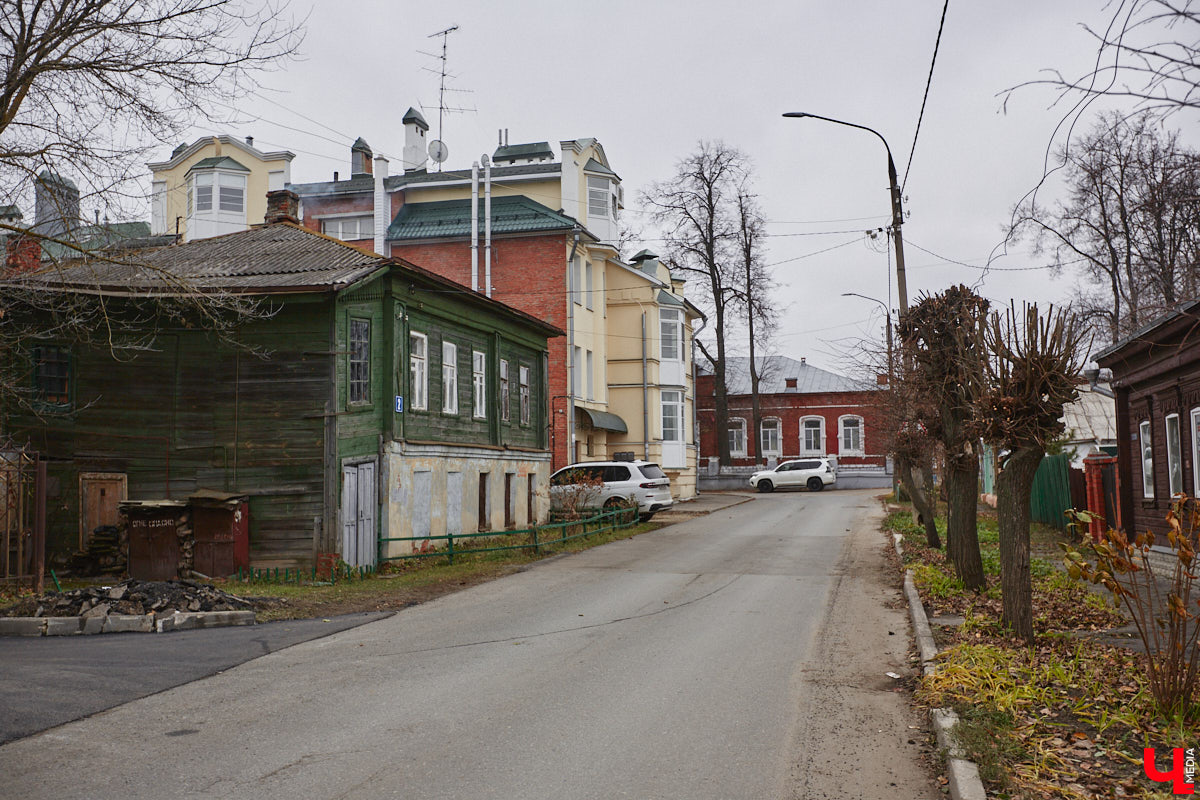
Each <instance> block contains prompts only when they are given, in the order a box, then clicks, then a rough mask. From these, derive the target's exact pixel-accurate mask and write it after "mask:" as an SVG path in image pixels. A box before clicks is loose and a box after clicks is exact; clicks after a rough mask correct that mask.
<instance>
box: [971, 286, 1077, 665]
mask: <svg viewBox="0 0 1200 800" xmlns="http://www.w3.org/2000/svg"><path fill="white" fill-rule="evenodd" d="M1081 331H1082V329H1081V327H1080V326H1079V325H1077V324H1076V318H1075V316H1074V315H1073V314H1071V313H1069V312H1064V311H1063V310H1061V309H1057V310H1056V309H1054V308H1053V307H1051V308H1050V310H1049V312H1048V313H1047V314H1046V315H1045V316H1042V315H1040V314H1039V313H1038V308H1037V305H1036V304H1027V305H1026V306H1025V308H1024V311H1023V313H1022V314H1020V315H1018V314H1017V311H1016V308H1015V307H1010V308H1009V309H1008V310H1007V311H1006V312H1005V314H1004V315H1001V314H999V313H993V314H992V315H991V316H990V318H989V320H988V324H987V326H986V328H985V329H984V330H983V331H982V334H983V335H982V341H981V346H982V347H984V348H986V349H987V351H988V352H989V353H990V354H991V358H989V359H988V360H987V380H986V381H985V382H984V383H982V384H980V385H979V389H980V392H981V393H980V396H979V399H978V405H979V410H978V413H977V414H976V416H975V420H976V423H977V425H978V429H979V431H980V433H981V434H982V435H983V438H984V439H986V440H987V441H988V442H991V443H992V444H994V445H996V446H997V448H998V449H999V450H1000V451H1001V452H1003V453H1004V455H1003V456H1001V459H1000V465H1001V470H1000V474H999V475H998V476H997V478H996V502H997V507H996V510H997V514H998V519H999V525H1000V588H1001V592H1002V594H1003V604H1004V611H1003V622H1004V624H1005V625H1007V626H1008V627H1009V628H1010V629H1011V630H1012V631H1013V633H1015V634H1016V635H1017V636H1020V637H1021V638H1023V639H1024V640H1025V641H1027V642H1029V643H1031V644H1032V643H1033V587H1032V578H1031V573H1030V560H1029V559H1030V556H1029V515H1030V498H1031V495H1032V494H1033V479H1034V475H1035V474H1036V473H1037V469H1038V465H1039V464H1041V463H1042V458H1043V457H1044V456H1045V455H1046V446H1047V445H1048V444H1050V443H1051V442H1052V441H1053V440H1054V438H1055V437H1056V436H1058V435H1059V434H1061V433H1062V431H1063V423H1062V414H1063V406H1064V405H1066V404H1067V403H1070V402H1072V401H1073V400H1075V398H1076V397H1077V396H1078V394H1077V392H1076V389H1075V383H1076V380H1077V378H1078V375H1079V370H1080V367H1081V366H1082V365H1081V363H1080V359H1081V356H1082V353H1083V352H1084V351H1085V350H1086V348H1081V347H1080V345H1081V344H1082V332H1081Z"/></svg>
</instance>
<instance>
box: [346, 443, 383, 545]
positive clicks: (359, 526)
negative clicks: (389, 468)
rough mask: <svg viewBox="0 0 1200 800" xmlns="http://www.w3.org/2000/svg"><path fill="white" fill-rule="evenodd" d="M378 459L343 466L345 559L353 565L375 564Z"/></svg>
mask: <svg viewBox="0 0 1200 800" xmlns="http://www.w3.org/2000/svg"><path fill="white" fill-rule="evenodd" d="M375 489H376V479H375V462H374V461H368V462H366V463H363V464H347V465H345V466H343V467H342V560H343V561H345V562H346V563H347V564H350V565H351V566H354V567H370V566H375V556H376V554H375V549H376V546H377V541H376V539H377V536H376V531H375V517H376V509H377V508H378V507H379V501H378V497H377V494H376V491H375Z"/></svg>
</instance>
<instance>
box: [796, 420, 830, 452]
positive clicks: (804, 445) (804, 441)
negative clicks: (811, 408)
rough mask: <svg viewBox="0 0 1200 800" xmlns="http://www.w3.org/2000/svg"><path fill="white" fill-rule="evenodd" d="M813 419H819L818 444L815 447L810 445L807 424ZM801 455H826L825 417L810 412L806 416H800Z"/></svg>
mask: <svg viewBox="0 0 1200 800" xmlns="http://www.w3.org/2000/svg"><path fill="white" fill-rule="evenodd" d="M812 420H816V421H817V423H818V424H817V446H816V449H813V448H811V447H809V446H808V438H807V434H808V428H807V427H806V424H807V423H808V422H811V421H812ZM800 455H802V456H822V455H825V418H824V417H822V416H819V415H816V414H809V415H808V416H806V417H801V418H800Z"/></svg>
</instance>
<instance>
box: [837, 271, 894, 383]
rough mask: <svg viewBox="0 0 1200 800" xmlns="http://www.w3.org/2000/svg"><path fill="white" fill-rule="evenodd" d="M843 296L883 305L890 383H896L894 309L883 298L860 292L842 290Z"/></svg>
mask: <svg viewBox="0 0 1200 800" xmlns="http://www.w3.org/2000/svg"><path fill="white" fill-rule="evenodd" d="M842 297H860V298H862V299H863V300H870V301H871V302H872V303H879V305H881V306H883V313H884V315H885V316H884V319H885V321H886V322H885V325H886V330H887V365H888V385H889V386H891V385H893V384H894V383H895V376H894V375H893V374H892V310H891V309H890V308H888V305H887V303H885V302H883V301H882V300H880V299H878V298H875V297H867V296H866V295H865V294H859V293H858V292H842Z"/></svg>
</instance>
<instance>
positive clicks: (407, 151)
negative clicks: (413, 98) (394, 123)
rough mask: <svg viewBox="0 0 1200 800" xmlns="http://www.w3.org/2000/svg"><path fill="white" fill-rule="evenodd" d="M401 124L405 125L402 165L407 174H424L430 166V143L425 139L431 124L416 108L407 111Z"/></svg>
mask: <svg viewBox="0 0 1200 800" xmlns="http://www.w3.org/2000/svg"><path fill="white" fill-rule="evenodd" d="M401 122H402V124H403V125H404V150H403V151H402V153H403V155H401V157H400V165H401V167H403V169H404V171H405V172H417V171H421V172H423V171H425V169H426V168H427V167H428V165H429V161H428V155H427V154H428V152H429V149H428V148H429V142H428V141H426V139H425V134H426V132H427V131H428V130H429V123H428V122H426V121H425V118H424V117H423V116H421V112H420V111H417V110H416V109H415V108H410V109H409V110H408V111H406V112H405V114H404V119H403V120H401Z"/></svg>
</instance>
